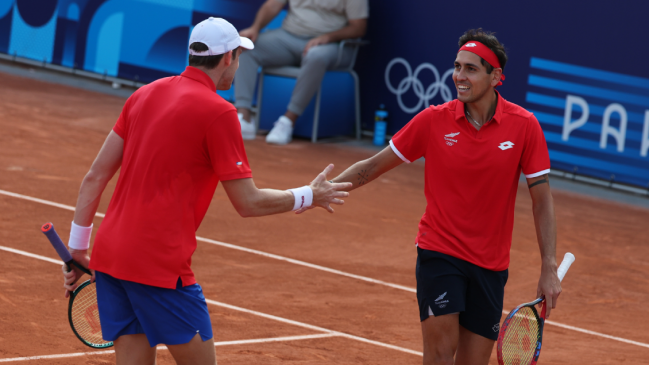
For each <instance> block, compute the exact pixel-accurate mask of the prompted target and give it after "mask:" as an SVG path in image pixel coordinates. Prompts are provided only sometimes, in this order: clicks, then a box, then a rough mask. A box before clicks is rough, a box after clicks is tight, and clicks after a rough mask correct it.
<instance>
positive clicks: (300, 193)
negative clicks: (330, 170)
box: [288, 185, 313, 210]
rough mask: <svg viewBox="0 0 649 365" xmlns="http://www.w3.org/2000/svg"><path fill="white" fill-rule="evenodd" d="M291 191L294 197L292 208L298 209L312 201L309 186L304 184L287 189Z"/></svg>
mask: <svg viewBox="0 0 649 365" xmlns="http://www.w3.org/2000/svg"><path fill="white" fill-rule="evenodd" d="M288 190H289V191H290V192H291V193H293V197H295V204H293V210H298V209H300V208H304V207H310V206H311V204H312V203H313V190H311V187H310V186H308V185H306V186H303V187H301V188H297V189H288Z"/></svg>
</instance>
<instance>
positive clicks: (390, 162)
mask: <svg viewBox="0 0 649 365" xmlns="http://www.w3.org/2000/svg"><path fill="white" fill-rule="evenodd" d="M402 163H403V160H402V159H401V158H400V157H399V156H397V154H396V153H394V151H392V148H391V147H390V146H388V147H386V148H384V149H383V150H382V151H381V152H379V153H377V154H376V155H374V156H372V157H370V158H368V159H367V160H363V161H358V162H356V163H355V164H353V165H352V166H351V167H349V168H348V169H347V170H345V171H343V173H342V174H340V175H338V176H336V177H335V178H334V179H333V180H332V181H333V182H336V183H339V182H350V183H352V185H351V187H350V188H349V189H346V190H347V191H351V190H354V189H356V188H359V187H361V186H363V185H365V184H368V183H369V182H370V181H372V180H374V179H376V178H378V177H379V176H381V175H383V174H384V173H386V172H388V171H390V170H392V169H393V168H395V167H397V166H399V165H401V164H402Z"/></svg>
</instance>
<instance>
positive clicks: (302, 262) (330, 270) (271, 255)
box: [196, 236, 417, 293]
mask: <svg viewBox="0 0 649 365" xmlns="http://www.w3.org/2000/svg"><path fill="white" fill-rule="evenodd" d="M196 240H198V241H203V242H207V243H211V244H213V245H217V246H223V247H227V248H231V249H233V250H239V251H244V252H248V253H253V254H255V255H260V256H264V257H269V258H272V259H275V260H279V261H286V262H290V263H292V264H296V265H301V266H306V267H309V268H312V269H316V270H322V271H326V272H329V273H332V274H337V275H342V276H346V277H349V278H353V279H358V280H362V281H367V282H370V283H374V284H380V285H384V286H389V287H391V288H395V289H400V290H405V291H409V292H411V293H416V292H417V289H415V288H410V287H407V286H403V285H399V284H392V283H388V282H386V281H382V280H377V279H372V278H368V277H366V276H360V275H355V274H350V273H347V272H344V271H340V270H335V269H331V268H328V267H325V266H320V265H316V264H310V263H308V262H304V261H300V260H295V259H291V258H288V257H284V256H279V255H274V254H272V253H267V252H263V251H257V250H253V249H251V248H246V247H241V246H235V245H233V244H230V243H225V242H220V241H215V240H211V239H209V238H203V237H198V236H196Z"/></svg>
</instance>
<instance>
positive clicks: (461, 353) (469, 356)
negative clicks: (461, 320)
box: [455, 326, 496, 365]
mask: <svg viewBox="0 0 649 365" xmlns="http://www.w3.org/2000/svg"><path fill="white" fill-rule="evenodd" d="M495 342H496V341H494V340H492V339H489V338H486V337H483V336H480V335H478V334H476V333H473V332H471V331H469V330H468V329H466V328H464V327H463V326H460V341H459V343H458V347H457V356H456V357H455V365H486V364H488V363H489V358H490V357H491V352H492V351H493V348H494V343H495Z"/></svg>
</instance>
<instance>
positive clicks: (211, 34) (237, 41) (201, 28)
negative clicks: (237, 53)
mask: <svg viewBox="0 0 649 365" xmlns="http://www.w3.org/2000/svg"><path fill="white" fill-rule="evenodd" d="M194 42H200V43H203V44H205V45H206V46H207V48H208V49H207V51H204V52H197V51H194V50H192V49H189V54H190V55H194V56H216V55H220V54H224V53H226V52H229V51H231V50H233V49H235V48H237V47H243V48H245V49H253V48H255V45H254V44H253V43H252V41H251V40H250V39H248V38H246V37H240V36H239V32H237V29H236V28H235V27H234V26H233V25H232V24H230V23H229V22H228V21H227V20H225V19H223V18H213V17H210V18H208V19H205V20H203V21H202V22H200V23H198V24H196V26H195V27H194V30H192V34H191V36H189V44H190V45H191V44H192V43H194Z"/></svg>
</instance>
